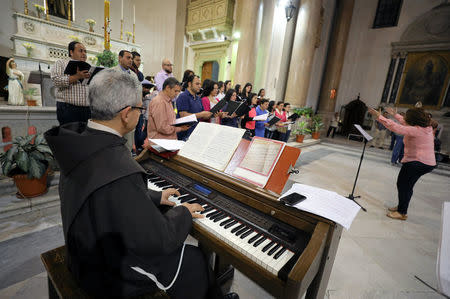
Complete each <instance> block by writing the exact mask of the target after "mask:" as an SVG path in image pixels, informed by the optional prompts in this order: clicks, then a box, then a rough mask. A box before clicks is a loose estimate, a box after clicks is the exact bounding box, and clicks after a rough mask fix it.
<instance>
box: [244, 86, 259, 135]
mask: <svg viewBox="0 0 450 299" xmlns="http://www.w3.org/2000/svg"><path fill="white" fill-rule="evenodd" d="M257 103H258V96H257V95H256V93H251V94H250V95H249V98H248V99H247V103H246V104H247V105H248V112H247V113H246V114H245V115H244V118H243V119H242V123H243V124H244V125H243V126H242V127H243V128H245V129H246V130H247V131H248V132H249V133H250V137H253V136H255V125H256V121H255V120H253V118H254V117H255V116H256V105H257Z"/></svg>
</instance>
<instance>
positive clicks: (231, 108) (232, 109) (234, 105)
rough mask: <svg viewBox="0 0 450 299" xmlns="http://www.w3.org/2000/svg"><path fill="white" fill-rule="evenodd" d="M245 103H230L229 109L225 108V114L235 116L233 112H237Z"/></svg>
mask: <svg viewBox="0 0 450 299" xmlns="http://www.w3.org/2000/svg"><path fill="white" fill-rule="evenodd" d="M242 103H243V102H236V101H228V103H227V104H228V105H227V108H225V111H224V112H228V115H231V114H233V112H235V111H236V110H237V109H238V108H239V106H240V105H241V104H242Z"/></svg>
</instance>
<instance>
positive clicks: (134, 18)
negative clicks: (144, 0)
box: [133, 5, 136, 24]
mask: <svg viewBox="0 0 450 299" xmlns="http://www.w3.org/2000/svg"><path fill="white" fill-rule="evenodd" d="M133 24H136V6H135V5H133Z"/></svg>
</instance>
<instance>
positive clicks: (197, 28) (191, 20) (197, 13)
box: [186, 0, 235, 41]
mask: <svg viewBox="0 0 450 299" xmlns="http://www.w3.org/2000/svg"><path fill="white" fill-rule="evenodd" d="M234 4H235V0H197V1H191V3H190V4H189V5H188V8H187V10H188V11H187V23H186V33H187V34H188V36H189V38H190V41H201V40H208V39H212V38H218V37H219V36H221V35H222V34H223V35H224V36H228V37H229V36H231V33H232V29H233V23H234V21H233V12H234Z"/></svg>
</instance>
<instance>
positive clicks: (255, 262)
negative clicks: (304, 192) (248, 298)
mask: <svg viewBox="0 0 450 299" xmlns="http://www.w3.org/2000/svg"><path fill="white" fill-rule="evenodd" d="M138 161H139V163H140V164H141V165H142V166H143V167H144V169H145V170H146V171H147V175H148V182H149V188H151V186H154V187H160V188H167V187H176V188H179V191H180V193H181V196H180V197H179V200H180V202H190V203H193V202H197V203H199V204H201V205H202V206H204V207H205V211H204V215H205V216H206V217H205V218H201V219H200V220H198V219H194V221H193V230H192V232H191V234H192V236H193V237H195V238H196V239H197V240H198V241H199V243H200V244H201V246H203V247H204V248H205V249H207V250H208V251H212V252H215V253H216V254H217V255H218V256H219V257H220V258H221V260H224V261H226V262H227V263H229V264H232V265H233V266H234V267H235V268H236V269H238V270H239V271H241V272H242V273H243V274H244V275H246V276H247V277H249V278H250V279H252V280H253V281H254V282H255V283H257V284H258V285H260V286H261V287H262V288H264V289H265V290H266V291H267V292H269V293H270V294H272V295H273V296H274V297H276V298H301V297H302V296H303V295H304V294H305V293H306V298H324V296H325V291H326V288H327V284H328V280H329V277H330V273H331V268H332V266H333V263H334V259H335V256H336V251H337V248H338V244H339V240H340V237H341V233H342V226H340V225H338V224H336V223H334V222H332V221H330V220H327V219H324V218H322V217H319V216H316V215H313V214H310V213H307V212H303V211H300V210H297V209H295V208H291V207H288V206H285V205H283V204H282V203H280V202H279V201H277V198H278V197H279V194H276V193H274V192H271V191H268V190H265V189H262V188H259V187H256V186H254V185H252V184H250V183H247V182H245V181H243V180H240V179H237V178H235V177H233V176H231V175H229V174H227V173H225V172H220V171H217V170H215V169H213V168H209V167H207V166H205V165H200V164H198V163H196V162H193V161H191V160H189V159H186V158H183V157H181V156H173V157H170V158H162V157H161V156H159V155H156V154H154V153H150V152H146V154H145V155H143V156H141V157H140V158H139V159H138Z"/></svg>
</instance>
